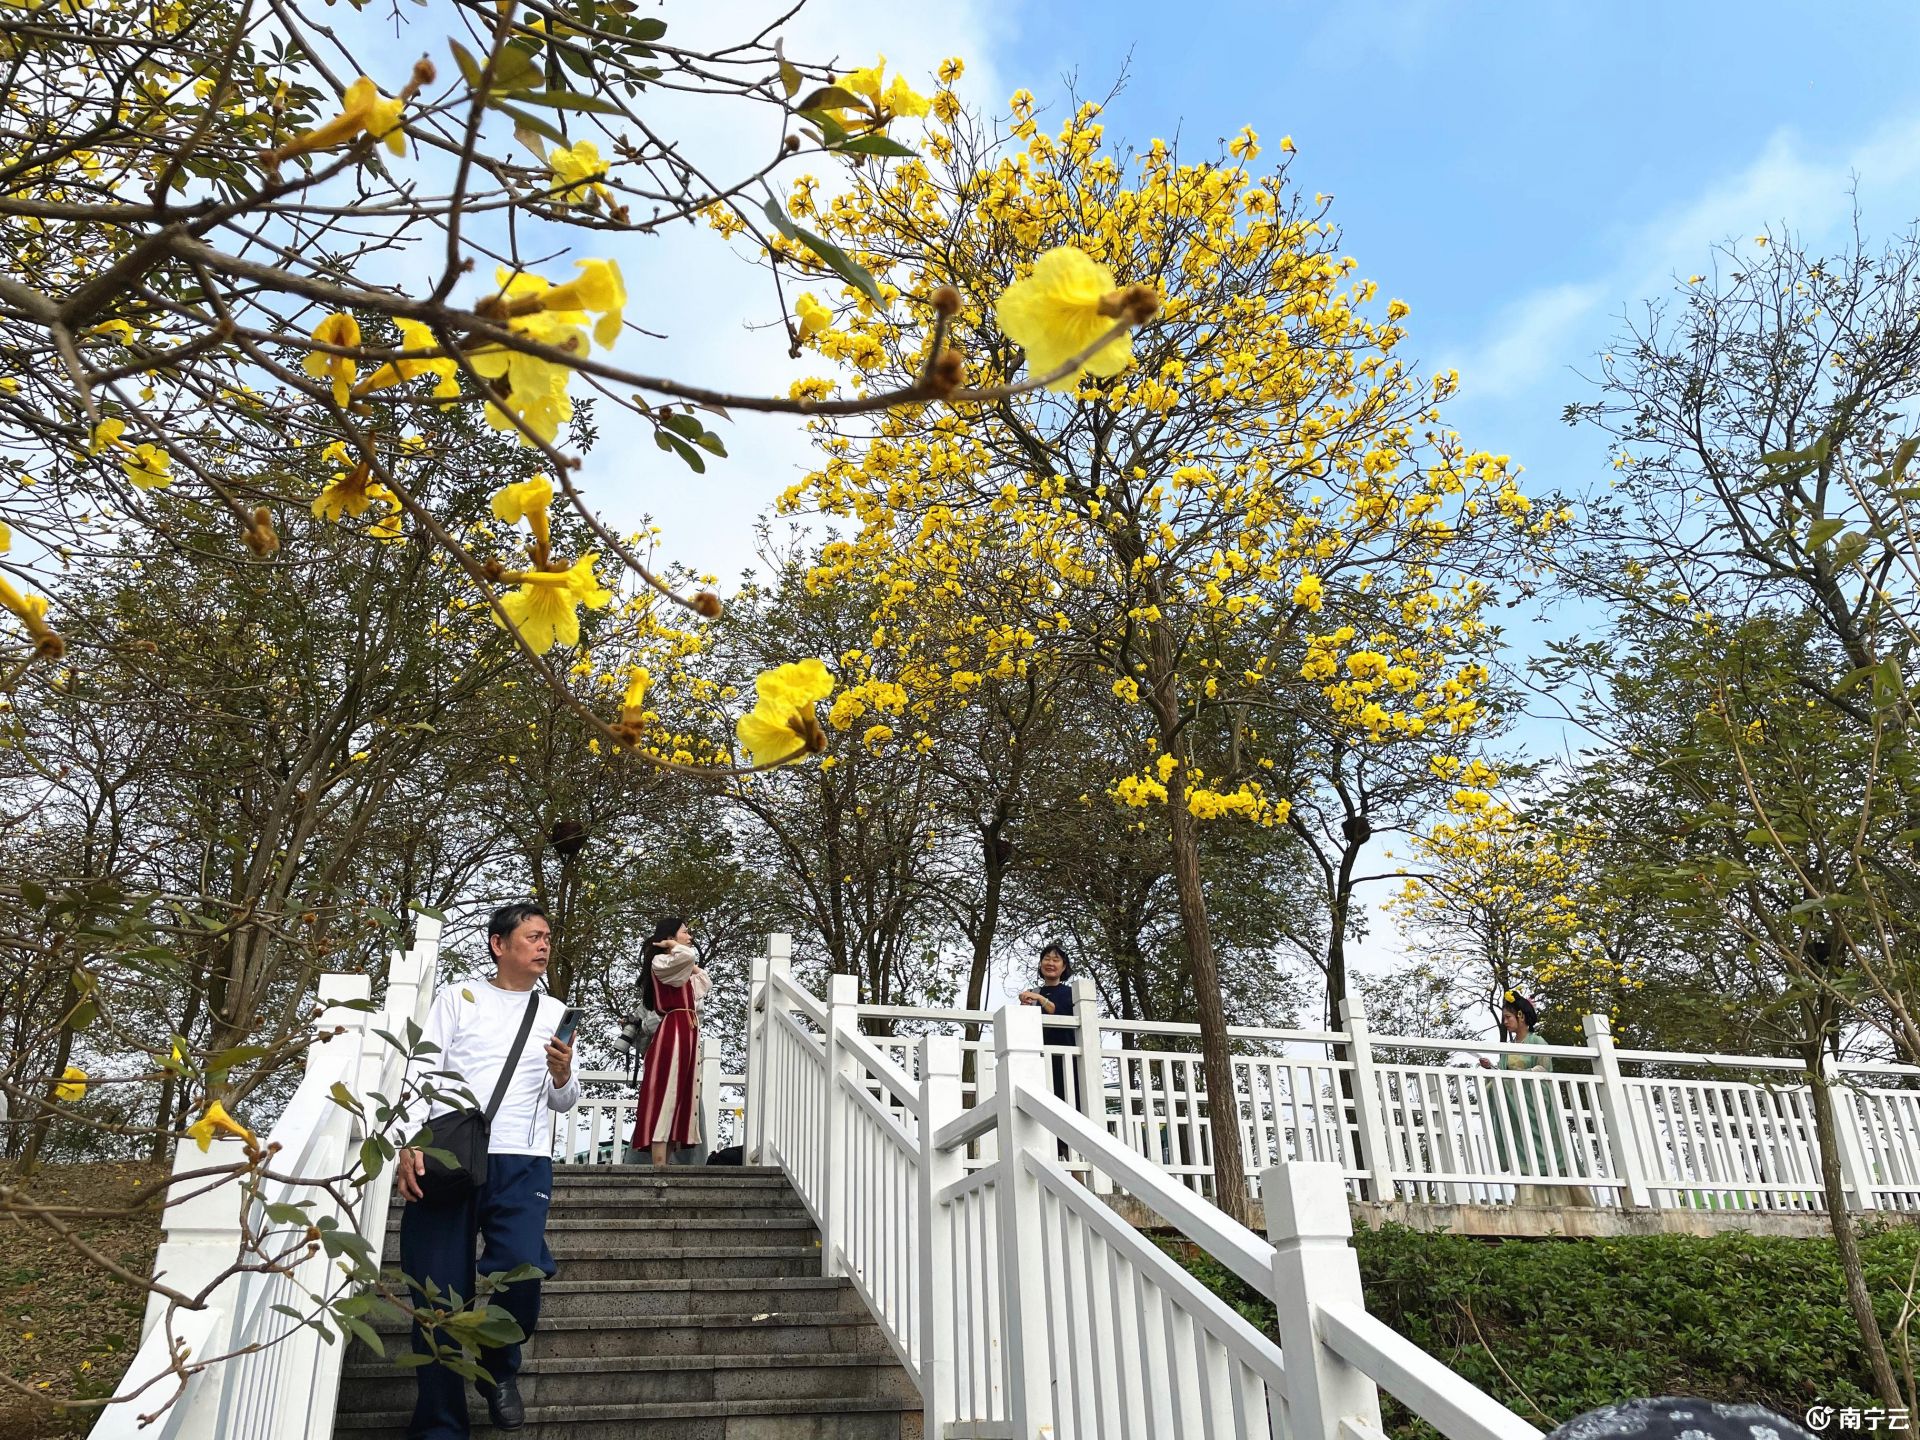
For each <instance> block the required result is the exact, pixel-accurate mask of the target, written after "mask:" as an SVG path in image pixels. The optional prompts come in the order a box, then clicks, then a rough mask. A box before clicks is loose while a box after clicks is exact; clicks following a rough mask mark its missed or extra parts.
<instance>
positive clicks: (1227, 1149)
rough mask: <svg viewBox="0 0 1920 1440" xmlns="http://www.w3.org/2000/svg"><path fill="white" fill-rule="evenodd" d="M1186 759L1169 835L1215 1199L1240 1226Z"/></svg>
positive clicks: (1234, 1112) (1225, 1070)
mask: <svg viewBox="0 0 1920 1440" xmlns="http://www.w3.org/2000/svg"><path fill="white" fill-rule="evenodd" d="M1185 774H1186V765H1185V764H1184V762H1183V763H1182V764H1181V766H1180V767H1179V768H1178V769H1177V770H1175V772H1174V775H1173V782H1174V783H1173V785H1172V786H1171V787H1169V792H1168V797H1169V798H1168V801H1167V819H1168V825H1167V835H1168V840H1169V843H1170V844H1171V845H1172V849H1173V884H1174V892H1175V894H1176V895H1177V896H1178V897H1179V902H1180V924H1181V928H1182V930H1183V931H1184V932H1185V934H1186V941H1187V959H1188V964H1189V968H1190V973H1191V975H1192V978H1193V1003H1194V1009H1195V1010H1196V1011H1197V1012H1198V1013H1199V1017H1200V1059H1201V1069H1202V1070H1203V1071H1204V1072H1205V1074H1206V1077H1207V1129H1208V1133H1209V1134H1210V1135H1211V1136H1212V1138H1213V1191H1214V1197H1213V1198H1214V1203H1215V1204H1217V1205H1218V1206H1219V1207H1220V1208H1221V1209H1222V1210H1224V1211H1226V1212H1227V1214H1229V1215H1231V1216H1232V1217H1233V1218H1234V1219H1235V1220H1238V1221H1239V1222H1240V1223H1241V1224H1242V1225H1248V1224H1251V1223H1252V1219H1253V1207H1252V1205H1251V1204H1250V1203H1249V1201H1248V1196H1247V1168H1246V1161H1245V1159H1244V1157H1243V1156H1242V1155H1241V1153H1240V1102H1239V1100H1238V1098H1237V1097H1236V1096H1235V1094H1234V1087H1233V1058H1232V1046H1231V1041H1230V1040H1229V1039H1228V1037H1227V1010H1226V1005H1225V1003H1224V1002H1223V1000H1222V998H1221V995H1220V968H1219V964H1218V962H1217V961H1216V960H1215V958H1214V954H1213V932H1212V929H1211V928H1210V926H1209V925H1208V923H1207V896H1206V891H1205V889H1204V888H1203V887H1202V885H1201V883H1200V837H1199V836H1198V835H1197V834H1196V833H1195V831H1194V819H1193V815H1192V812H1190V811H1189V810H1188V809H1187V807H1186V806H1185V805H1184V804H1182V803H1180V800H1179V798H1178V797H1179V795H1180V793H1181V789H1180V787H1181V786H1182V784H1183V782H1184V778H1185Z"/></svg>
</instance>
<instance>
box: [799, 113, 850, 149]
mask: <svg viewBox="0 0 1920 1440" xmlns="http://www.w3.org/2000/svg"><path fill="white" fill-rule="evenodd" d="M800 118H801V119H802V120H805V121H806V122H807V123H808V124H809V125H812V126H814V127H815V128H816V129H817V130H819V132H820V134H819V136H818V137H817V138H818V139H819V141H820V143H821V144H822V145H827V146H833V145H839V144H842V143H844V142H845V141H846V140H847V138H848V136H847V128H846V126H844V125H842V124H841V123H840V122H839V121H838V120H836V119H834V118H833V116H831V115H829V114H828V113H827V112H826V111H824V110H802V111H801V112H800Z"/></svg>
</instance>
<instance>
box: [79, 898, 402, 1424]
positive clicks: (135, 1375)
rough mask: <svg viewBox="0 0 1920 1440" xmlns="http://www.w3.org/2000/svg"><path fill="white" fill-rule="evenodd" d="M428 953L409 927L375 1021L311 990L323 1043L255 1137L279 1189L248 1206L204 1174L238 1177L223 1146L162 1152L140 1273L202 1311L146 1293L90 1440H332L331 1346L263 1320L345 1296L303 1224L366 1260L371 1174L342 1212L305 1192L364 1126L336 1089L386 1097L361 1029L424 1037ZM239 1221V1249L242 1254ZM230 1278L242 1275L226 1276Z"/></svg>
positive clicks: (349, 991)
mask: <svg viewBox="0 0 1920 1440" xmlns="http://www.w3.org/2000/svg"><path fill="white" fill-rule="evenodd" d="M439 948H440V922H439V921H438V920H434V919H431V918H428V917H422V918H421V919H420V921H419V928H418V929H417V930H416V932H415V938H414V944H413V948H412V949H410V950H408V951H406V952H404V953H397V954H395V955H394V956H393V957H392V960H391V963H390V964H389V967H388V971H387V990H386V996H385V999H384V1002H383V1003H382V1006H381V1008H380V1010H379V1011H378V1012H377V1013H375V1012H370V1011H369V1010H367V1009H365V1008H345V1007H347V1006H350V1005H352V1004H353V1003H354V1002H364V1001H366V999H367V998H368V995H369V994H370V989H371V987H370V981H369V978H368V977H367V976H365V975H323V976H322V977H321V978H320V986H319V998H320V1002H321V1004H322V1006H323V1007H325V1008H324V1009H323V1010H322V1013H321V1014H320V1016H319V1019H318V1020H317V1021H316V1026H315V1033H316V1035H317V1036H319V1037H325V1038H324V1039H323V1040H322V1042H321V1043H316V1044H314V1045H313V1046H311V1047H310V1048H309V1049H308V1051H307V1068H306V1072H305V1073H304V1074H303V1075H302V1076H301V1079H300V1083H299V1086H298V1087H297V1088H296V1089H295V1091H294V1094H293V1099H292V1100H291V1101H290V1102H289V1103H288V1105H287V1108H286V1111H285V1112H284V1113H283V1114H282V1115H281V1117H280V1119H279V1122H278V1123H277V1124H275V1125H274V1126H273V1128H272V1130H271V1131H270V1132H269V1133H268V1134H267V1135H266V1136H265V1137H264V1140H265V1143H266V1145H267V1147H268V1149H269V1150H270V1151H272V1152H273V1155H272V1160H271V1161H270V1163H269V1166H268V1168H269V1169H270V1170H271V1172H272V1173H273V1174H275V1175H279V1176H284V1177H286V1178H285V1179H283V1180H267V1181H265V1182H263V1183H262V1184H261V1185H260V1187H259V1189H258V1192H257V1193H255V1194H253V1195H252V1196H249V1195H248V1194H247V1193H246V1192H245V1190H244V1189H243V1187H242V1185H241V1184H240V1182H239V1180H238V1179H237V1178H236V1177H235V1176H234V1175H231V1174H230V1175H226V1176H221V1175H219V1174H217V1173H206V1172H218V1171H219V1170H220V1169H222V1168H223V1167H228V1166H235V1165H237V1164H239V1163H240V1158H241V1157H240V1146H239V1144H238V1142H236V1141H232V1140H219V1141H216V1142H214V1144H213V1146H212V1147H211V1149H210V1150H209V1151H208V1153H205V1154H202V1153H201V1151H200V1149H199V1148H198V1147H197V1146H195V1145H193V1144H190V1143H186V1142H183V1143H181V1145H180V1146H179V1147H178V1149H177V1150H176V1152H175V1154H174V1160H173V1179H172V1181H171V1188H170V1190H169V1192H168V1193H169V1196H170V1197H171V1198H170V1200H169V1204H168V1207H167V1211H166V1217H165V1222H164V1224H165V1239H164V1240H163V1241H162V1242H161V1245H160V1248H159V1252H158V1253H157V1254H156V1255H155V1257H154V1274H155V1275H157V1276H160V1277H162V1278H163V1279H164V1280H165V1282H166V1284H167V1285H168V1287H169V1288H171V1289H172V1290H174V1291H176V1292H179V1293H182V1294H185V1295H187V1296H198V1295H200V1294H201V1292H203V1291H205V1292H207V1293H206V1295H205V1303H204V1305H203V1306H202V1307H201V1308H198V1309H194V1308H180V1307H176V1306H175V1305H174V1304H173V1303H172V1302H170V1301H168V1300H167V1299H166V1298H165V1297H163V1296H161V1295H159V1294H157V1293H154V1294H150V1295H149V1296H148V1300H147V1313H146V1319H145V1322H144V1326H143V1329H142V1332H141V1342H140V1347H139V1350H138V1351H137V1353H136V1354H135V1355H134V1358H133V1363H132V1364H130V1365H129V1366H128V1367H127V1372H126V1375H125V1376H124V1378H123V1379H122V1380H121V1382H120V1385H119V1388H118V1389H117V1391H116V1392H115V1401H114V1403H112V1404H110V1405H108V1406H107V1407H106V1409H105V1410H103V1411H102V1412H101V1415H100V1418H99V1420H98V1421H97V1422H96V1423H95V1425H94V1427H93V1430H92V1432H91V1433H92V1437H93V1440H134V1437H136V1436H137V1437H142V1440H155V1437H157V1440H172V1437H176V1436H178V1437H185V1440H198V1437H202V1436H215V1435H217V1436H219V1437H221V1440H324V1437H328V1436H331V1435H332V1433H333V1412H334V1404H335V1401H336V1399H337V1397H338V1395H339V1389H340V1367H341V1364H342V1360H343V1358H344V1352H345V1350H346V1348H347V1347H346V1346H345V1345H344V1344H342V1343H340V1342H339V1340H338V1338H337V1337H335V1338H334V1339H332V1340H331V1342H329V1341H328V1340H324V1339H323V1338H322V1337H321V1335H320V1334H319V1332H318V1331H317V1330H315V1329H314V1328H313V1327H312V1326H310V1325H303V1324H301V1323H300V1322H299V1321H297V1320H295V1319H293V1318H292V1317H291V1316H289V1315H288V1314H287V1313H286V1312H285V1310H282V1309H278V1308H276V1307H282V1306H284V1307H287V1308H289V1309H291V1310H292V1311H294V1312H295V1313H296V1314H298V1315H301V1316H313V1315H315V1314H316V1313H317V1312H318V1311H319V1310H320V1308H321V1304H322V1302H324V1301H325V1300H328V1299H332V1298H335V1297H338V1296H339V1295H340V1294H341V1292H342V1289H343V1287H346V1286H348V1285H349V1284H350V1281H349V1280H348V1277H347V1276H346V1275H345V1274H343V1273H342V1272H341V1270H339V1269H338V1268H336V1267H337V1265H338V1263H339V1262H337V1261H335V1260H333V1259H330V1258H329V1257H328V1256H327V1254H326V1252H325V1251H324V1249H323V1248H322V1247H320V1246H318V1245H314V1246H309V1245H308V1244H307V1241H306V1235H307V1225H308V1224H312V1225H317V1226H320V1227H322V1228H330V1227H338V1228H340V1229H342V1230H350V1231H352V1232H354V1233H355V1234H357V1235H358V1236H360V1237H361V1238H362V1239H363V1240H365V1241H366V1243H367V1244H368V1245H370V1246H371V1247H372V1251H371V1253H372V1254H373V1256H374V1257H375V1258H376V1259H377V1257H378V1256H379V1253H380V1249H381V1246H382V1245H383V1243H384V1241H385V1236H386V1227H387V1212H388V1207H389V1205H390V1203H391V1200H392V1195H393V1186H392V1184H391V1183H390V1181H389V1180H388V1178H387V1174H386V1173H385V1172H383V1173H382V1175H381V1176H380V1178H379V1179H378V1180H376V1181H375V1182H374V1183H373V1184H371V1185H368V1186H365V1187H364V1188H363V1190H362V1191H361V1193H360V1194H359V1196H358V1197H357V1203H356V1204H354V1205H353V1206H351V1207H350V1208H349V1207H346V1206H342V1205H341V1204H339V1203H338V1202H337V1201H336V1200H335V1199H334V1198H333V1197H332V1196H331V1195H330V1194H329V1192H328V1191H327V1190H326V1189H324V1188H323V1187H321V1186H320V1185H318V1184H315V1183H313V1182H314V1181H316V1180H321V1179H333V1178H336V1177H339V1176H342V1175H344V1174H346V1173H347V1172H348V1171H349V1170H350V1169H351V1168H352V1167H353V1165H354V1163H355V1157H356V1155H357V1152H358V1149H359V1146H360V1142H361V1141H362V1140H363V1139H364V1138H365V1136H366V1129H367V1127H366V1123H365V1122H364V1121H363V1120H362V1119H361V1118H360V1117H359V1116H356V1115H355V1114H354V1113H353V1112H352V1111H351V1110H350V1109H348V1108H346V1107H345V1106H342V1105H340V1104H338V1103H337V1102H336V1100H335V1098H334V1089H335V1087H336V1086H344V1087H345V1088H346V1092H347V1093H348V1094H349V1095H352V1096H354V1097H356V1098H357V1099H359V1100H360V1101H362V1102H363V1103H365V1104H367V1106H368V1108H369V1109H370V1108H371V1106H372V1104H374V1103H376V1102H374V1101H373V1100H372V1098H371V1097H373V1096H374V1095H376V1094H378V1095H384V1096H386V1097H387V1098H388V1099H390V1100H394V1099H398V1098H399V1096H400V1095H401V1092H402V1088H403V1086H404V1083H405V1073H404V1071H405V1064H406V1060H405V1056H404V1054H403V1053H402V1052H401V1051H400V1050H399V1049H397V1048H395V1047H394V1046H392V1045H390V1044H388V1043H387V1041H386V1040H384V1039H382V1038H381V1037H380V1036H379V1034H378V1033H377V1032H378V1031H381V1030H385V1031H387V1032H388V1034H390V1035H394V1036H396V1037H399V1038H401V1039H402V1040H403V1041H404V1039H405V1035H406V1029H407V1023H408V1021H413V1022H414V1023H416V1024H420V1025H423V1026H424V1025H425V1023H426V1015H427V1010H428V1008H429V1007H430V1006H431V1005H432V1003H433V991H434V976H435V965H436V962H437V961H438V959H439ZM336 1031H338V1032H340V1033H335V1032H336ZM276 1147H277V1148H276ZM302 1202H310V1203H308V1205H307V1209H306V1212H305V1214H306V1217H307V1218H306V1221H305V1222H304V1223H300V1224H292V1223H288V1222H287V1221H285V1220H279V1221H276V1220H273V1219H270V1218H269V1216H268V1211H269V1207H271V1206H275V1205H280V1204H300V1203H302ZM243 1211H244V1212H245V1213H244V1214H243ZM283 1213H284V1212H283ZM243 1221H244V1227H245V1229H244V1233H245V1234H246V1235H247V1236H250V1237H251V1243H250V1244H249V1245H248V1246H247V1247H246V1248H245V1249H244V1250H243V1240H242V1236H243ZM263 1261H278V1262H279V1263H276V1264H270V1265H269V1264H262V1262H263ZM241 1265H252V1266H255V1267H257V1268H252V1269H242V1270H239V1271H238V1273H230V1272H233V1271H234V1270H235V1267H237V1266H241ZM223 1276H224V1277H225V1278H224V1279H223V1278H221V1277H223ZM216 1282H218V1283H216ZM209 1286H211V1287H212V1288H211V1289H210V1290H209V1289H208V1287H209ZM226 1357H231V1358H226ZM163 1411H164V1413H161V1412H163ZM156 1414H158V1415H159V1418H158V1419H157V1420H152V1421H151V1422H149V1417H152V1416H154V1415H156Z"/></svg>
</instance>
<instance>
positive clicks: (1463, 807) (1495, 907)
mask: <svg viewBox="0 0 1920 1440" xmlns="http://www.w3.org/2000/svg"><path fill="white" fill-rule="evenodd" d="M1452 778H1453V780H1454V781H1455V782H1456V784H1457V787H1458V788H1457V789H1456V790H1455V793H1454V796H1453V799H1452V801H1451V802H1450V804H1449V807H1448V809H1449V814H1448V815H1447V817H1446V818H1445V819H1443V820H1441V821H1439V822H1438V823H1436V824H1434V825H1433V826H1431V827H1430V828H1429V829H1427V830H1426V831H1425V832H1424V833H1421V834H1416V835H1415V836H1414V837H1413V838H1412V840H1411V841H1410V842H1409V844H1408V847H1407V852H1406V854H1405V857H1404V858H1405V859H1406V862H1407V865H1408V868H1409V869H1410V870H1411V872H1412V873H1411V874H1410V875H1409V877H1408V878H1407V880H1406V882H1405V884H1404V885H1403V887H1402V889H1401V890H1400V892H1399V893H1398V894H1397V895H1395V896H1394V897H1393V898H1392V899H1391V900H1389V901H1388V903H1387V907H1386V908H1387V911H1388V913H1389V914H1391V915H1392V916H1393V917H1394V918H1395V919H1396V920H1397V921H1398V922H1399V923H1400V925H1401V926H1402V927H1403V929H1404V930H1405V932H1406V933H1407V934H1408V936H1409V938H1410V939H1411V941H1412V942H1413V949H1414V952H1415V954H1416V955H1417V956H1418V957H1419V958H1420V959H1421V960H1422V961H1424V963H1425V964H1426V965H1427V966H1428V968H1429V969H1430V970H1432V971H1433V972H1434V973H1436V974H1442V973H1444V974H1445V975H1446V976H1447V977H1448V978H1449V979H1450V980H1451V981H1452V982H1453V983H1454V984H1455V985H1457V986H1458V987H1459V988H1461V989H1462V990H1464V991H1465V992H1467V993H1468V994H1470V995H1471V996H1472V997H1473V1002H1474V1004H1475V1008H1477V1009H1478V1011H1479V1013H1480V1014H1481V1015H1482V1016H1485V1017H1494V1016H1497V1015H1498V1013H1499V997H1500V996H1501V995H1502V994H1504V993H1505V992H1506V991H1507V990H1508V989H1509V988H1513V987H1518V988H1519V989H1521V990H1522V991H1524V992H1526V993H1528V994H1533V995H1539V994H1545V995H1547V996H1549V997H1550V998H1551V1001H1552V1011H1553V1014H1554V1015H1555V1017H1556V1018H1561V1017H1577V1016H1579V1015H1582V1014H1586V1013H1588V1012H1595V1011H1597V1012H1598V1013H1600V1014H1603V1015H1607V1016H1609V1017H1610V1018H1613V1019H1615V1020H1617V1019H1618V1018H1619V1015H1620V1002H1621V1000H1622V999H1623V998H1624V997H1626V996H1627V995H1628V993H1629V992H1630V991H1631V990H1632V989H1633V988H1634V987H1636V986H1637V985H1639V984H1640V983H1641V980H1640V977H1639V976H1638V975H1637V974H1635V973H1634V971H1635V969H1636V968H1637V967H1635V966H1634V965H1633V964H1632V962H1631V960H1630V958H1628V957H1624V956H1622V955H1621V954H1620V953H1619V952H1618V950H1617V949H1616V947H1614V946H1612V945H1610V944H1609V943H1608V939H1609V936H1610V935H1611V932H1612V930H1613V925H1612V924H1611V923H1610V920H1611V917H1612V916H1613V915H1614V913H1615V912H1616V911H1617V910H1618V908H1619V906H1620V903H1621V902H1620V897H1618V896H1617V895H1615V894H1613V893H1611V892H1610V888H1609V886H1608V884H1607V881H1608V879H1609V877H1608V876H1607V875H1606V873H1605V871H1604V869H1603V868H1602V867H1601V866H1600V865H1599V864H1597V863H1596V859H1595V852H1596V850H1597V849H1600V848H1602V847H1603V846H1604V844H1605V837H1604V835H1602V834H1600V833H1598V832H1597V831H1596V829H1595V828H1594V827H1593V826H1592V825H1591V824H1590V823H1585V822H1582V821H1580V820H1577V819H1575V818H1573V817H1571V816H1568V815H1564V814H1557V813H1555V812H1554V810H1553V809H1552V808H1551V807H1549V808H1548V809H1547V810H1546V811H1545V812H1544V813H1543V812H1535V811H1529V810H1519V809H1515V808H1513V807H1512V806H1511V805H1510V804H1509V803H1508V802H1507V801H1506V800H1505V799H1503V798H1501V797H1500V796H1499V795H1498V794H1496V793H1495V792H1494V789H1493V787H1495V786H1496V785H1497V784H1498V783H1499V780H1500V776H1499V775H1498V773H1497V772H1496V771H1495V770H1494V769H1493V768H1492V767H1491V766H1489V765H1487V764H1486V763H1485V762H1484V761H1481V760H1473V761H1470V762H1468V763H1467V764H1466V765H1464V766H1461V767H1460V768H1459V770H1458V771H1457V773H1456V774H1455V775H1454V776H1453V777H1452ZM1567 1023H1571V1024H1573V1025H1575V1026H1577V1024H1578V1021H1577V1019H1572V1020H1569V1021H1568V1022H1567ZM1559 1038H1560V1039H1562V1040H1563V1041H1565V1042H1566V1043H1569V1044H1572V1043H1576V1042H1577V1040H1578V1038H1579V1037H1578V1034H1577V1030H1576V1031H1575V1032H1570V1033H1563V1034H1562V1035H1560V1037H1559Z"/></svg>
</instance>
